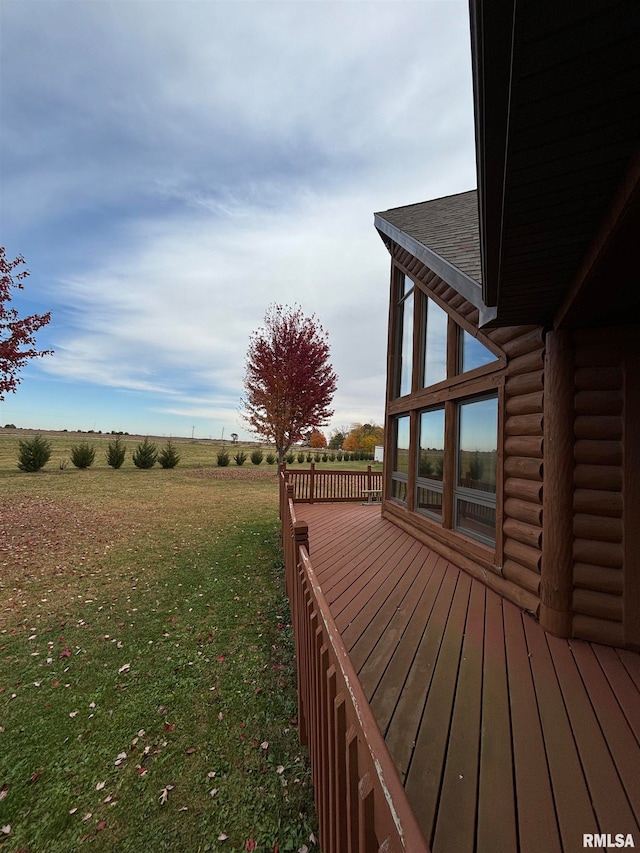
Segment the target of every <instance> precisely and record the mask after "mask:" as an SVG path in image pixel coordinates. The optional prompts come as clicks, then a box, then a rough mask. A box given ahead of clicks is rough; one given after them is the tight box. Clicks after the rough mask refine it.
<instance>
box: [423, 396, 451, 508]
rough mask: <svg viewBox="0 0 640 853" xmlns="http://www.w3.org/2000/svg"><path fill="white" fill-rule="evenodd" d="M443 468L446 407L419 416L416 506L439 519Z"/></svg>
mask: <svg viewBox="0 0 640 853" xmlns="http://www.w3.org/2000/svg"><path fill="white" fill-rule="evenodd" d="M443 470H444V409H443V408H439V409H431V410H430V411H427V412H422V413H421V415H420V447H419V451H418V480H417V495H416V509H417V510H418V512H422V513H424V514H425V515H429V516H432V517H435V518H437V519H440V520H441V519H442V479H443Z"/></svg>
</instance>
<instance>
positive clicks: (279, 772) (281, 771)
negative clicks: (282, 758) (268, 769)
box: [276, 764, 284, 776]
mask: <svg viewBox="0 0 640 853" xmlns="http://www.w3.org/2000/svg"><path fill="white" fill-rule="evenodd" d="M276 773H278V774H279V775H280V776H281V775H282V774H283V773H284V767H283V766H282V764H278V766H277V767H276Z"/></svg>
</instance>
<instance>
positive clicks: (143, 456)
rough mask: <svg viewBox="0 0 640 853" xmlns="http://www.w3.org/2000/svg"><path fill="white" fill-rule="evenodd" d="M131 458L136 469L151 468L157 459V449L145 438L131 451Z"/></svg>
mask: <svg viewBox="0 0 640 853" xmlns="http://www.w3.org/2000/svg"><path fill="white" fill-rule="evenodd" d="M131 458H132V459H133V464H134V465H135V466H136V468H153V466H154V465H155V464H156V461H157V459H158V449H157V447H156V446H155V444H154V443H153V442H152V441H149V439H148V438H145V440H144V441H141V442H140V444H139V445H138V446H137V447H136V449H135V450H134V451H133V455H132V457H131Z"/></svg>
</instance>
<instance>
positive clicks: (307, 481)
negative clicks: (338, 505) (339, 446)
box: [283, 463, 382, 503]
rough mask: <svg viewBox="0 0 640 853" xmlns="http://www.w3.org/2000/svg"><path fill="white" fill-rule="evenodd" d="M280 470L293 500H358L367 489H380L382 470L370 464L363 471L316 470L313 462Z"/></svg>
mask: <svg viewBox="0 0 640 853" xmlns="http://www.w3.org/2000/svg"><path fill="white" fill-rule="evenodd" d="M283 470H284V471H285V473H286V478H287V480H288V483H289V485H291V486H293V494H294V500H295V502H296V503H321V502H322V501H325V502H331V503H335V502H339V501H361V500H362V497H363V494H364V493H365V492H366V491H367V490H369V491H371V490H373V489H382V472H381V471H372V470H371V465H368V466H367V470H366V471H317V470H316V467H315V465H314V464H313V463H311V467H310V468H305V469H298V468H296V469H293V468H286V467H285V468H284V469H283Z"/></svg>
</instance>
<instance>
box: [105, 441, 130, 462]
mask: <svg viewBox="0 0 640 853" xmlns="http://www.w3.org/2000/svg"><path fill="white" fill-rule="evenodd" d="M126 452H127V451H126V448H125V446H124V444H123V442H122V439H121V438H120V436H118V437H117V438H116V439H114V440H113V441H110V442H109V443H108V444H107V465H109V466H110V467H111V468H120V466H121V465H122V463H123V462H124V457H125V454H126Z"/></svg>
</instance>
